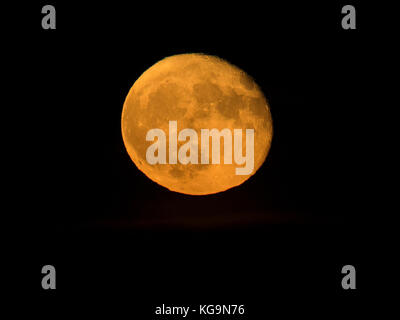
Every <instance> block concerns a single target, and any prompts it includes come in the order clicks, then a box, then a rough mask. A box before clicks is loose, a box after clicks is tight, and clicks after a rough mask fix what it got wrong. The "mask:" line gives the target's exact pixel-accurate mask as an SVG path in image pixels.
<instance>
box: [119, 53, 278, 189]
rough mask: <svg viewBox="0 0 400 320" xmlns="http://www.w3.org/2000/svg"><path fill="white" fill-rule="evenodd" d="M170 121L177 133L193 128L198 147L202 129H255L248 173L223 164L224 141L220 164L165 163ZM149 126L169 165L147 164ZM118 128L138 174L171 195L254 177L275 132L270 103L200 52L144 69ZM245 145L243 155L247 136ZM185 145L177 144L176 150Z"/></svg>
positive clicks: (246, 79)
mask: <svg viewBox="0 0 400 320" xmlns="http://www.w3.org/2000/svg"><path fill="white" fill-rule="evenodd" d="M169 121H177V126H178V128H177V129H178V133H179V131H181V130H182V129H185V128H192V129H194V130H196V132H197V133H198V136H199V143H200V130H201V129H213V128H216V129H218V130H222V129H225V128H228V129H230V130H232V132H233V130H234V129H243V132H245V129H254V170H253V172H252V174H250V175H237V174H236V173H235V169H236V168H237V167H240V165H238V164H236V163H235V162H234V161H232V164H225V163H224V161H223V159H224V158H223V147H222V146H223V141H222V139H221V163H220V164H212V163H211V161H210V163H209V164H201V163H200V161H199V163H198V164H193V163H189V164H181V163H180V162H179V161H178V163H177V164H169V161H168V157H169V155H168V145H169ZM153 128H159V129H162V130H163V131H164V132H165V134H166V140H167V164H159V163H157V164H154V165H151V164H149V163H148V162H147V161H146V150H147V148H148V147H149V146H150V145H151V144H152V143H153V142H151V141H146V134H147V132H148V131H149V130H151V129H153ZM121 129H122V137H123V141H124V144H125V147H126V150H127V152H128V154H129V156H130V158H131V159H132V161H133V162H134V163H135V165H136V166H137V167H138V168H139V170H141V171H142V172H143V173H144V174H145V175H146V176H147V177H149V178H150V179H151V180H153V181H155V182H156V183H158V184H160V185H161V186H164V187H166V188H168V189H169V190H171V191H175V192H180V193H185V194H191V195H206V194H212V193H218V192H221V191H225V190H227V189H230V188H232V187H235V186H238V185H240V184H242V183H243V182H244V181H246V180H247V179H248V178H249V177H250V176H251V175H254V173H255V172H256V171H257V169H258V168H259V167H260V166H261V165H262V164H263V162H264V160H265V159H266V157H267V154H268V151H269V149H270V145H271V140H272V132H273V130H272V118H271V113H270V110H269V106H268V103H267V101H266V99H265V97H264V95H263V93H262V91H261V90H260V88H259V87H258V86H257V84H256V83H255V82H254V80H253V79H252V78H251V77H250V76H248V75H247V74H246V73H245V72H244V71H242V70H240V69H239V68H237V67H236V66H234V65H232V64H230V63H228V62H226V61H224V60H222V59H220V58H218V57H215V56H209V55H203V54H181V55H175V56H171V57H167V58H165V59H163V60H161V61H159V62H157V63H156V64H154V65H153V66H152V67H150V68H149V69H148V70H146V71H145V72H144V73H143V74H142V75H141V76H140V77H139V78H138V79H137V81H136V82H135V83H134V84H133V86H132V88H131V89H130V91H129V93H128V95H127V97H126V100H125V103H124V106H123V111H122V119H121ZM243 141H244V142H243V154H245V151H244V150H245V147H246V143H245V141H246V138H245V134H243ZM184 143H185V142H184V141H183V142H182V141H178V148H179V147H180V146H181V145H183V144H184ZM210 153H211V146H210ZM210 157H211V156H210ZM199 158H200V153H199ZM210 159H211V158H210ZM242 166H244V165H242Z"/></svg>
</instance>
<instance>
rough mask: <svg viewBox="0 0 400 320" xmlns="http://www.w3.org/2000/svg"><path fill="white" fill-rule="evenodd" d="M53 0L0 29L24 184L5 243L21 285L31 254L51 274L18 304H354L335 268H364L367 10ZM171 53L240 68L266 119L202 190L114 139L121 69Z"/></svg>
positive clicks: (371, 151) (87, 310)
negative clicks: (259, 133)
mask: <svg viewBox="0 0 400 320" xmlns="http://www.w3.org/2000/svg"><path fill="white" fill-rule="evenodd" d="M129 3H130V2H129ZM262 3H263V5H262ZM53 4H54V5H55V6H56V9H57V30H55V31H49V32H47V31H44V30H41V28H40V19H41V15H40V8H41V6H42V5H43V4H42V3H39V4H37V3H30V4H29V5H26V6H23V7H22V8H21V9H20V10H22V11H21V12H22V15H23V16H24V17H26V18H25V19H24V23H23V24H21V25H19V26H18V28H17V29H16V30H15V33H16V34H17V35H18V36H15V37H11V36H10V40H11V42H12V48H13V49H14V51H13V54H12V55H13V59H16V60H12V61H14V62H13V63H12V65H13V66H15V68H16V71H17V72H15V77H14V78H13V79H12V80H11V81H15V82H16V83H17V84H18V86H19V88H21V87H22V86H23V88H24V90H23V91H22V93H21V90H16V91H15V92H14V91H13V92H11V94H13V95H14V100H17V101H18V110H17V111H16V113H17V115H15V117H17V119H19V120H18V121H19V126H20V128H21V130H22V132H23V134H21V137H19V136H18V137H17V138H18V139H19V141H20V142H19V143H18V144H17V145H21V141H24V143H23V150H21V148H20V147H15V149H19V150H18V151H19V153H18V154H21V155H20V156H19V157H18V159H17V160H16V161H15V162H14V165H15V167H17V168H19V169H18V170H16V172H19V173H18V174H17V176H18V179H14V184H12V185H11V188H13V189H14V188H15V189H16V190H18V194H24V200H23V201H21V200H20V199H16V200H15V202H14V203H15V207H14V208H15V209H14V210H15V211H16V212H17V217H18V220H19V221H20V223H21V225H20V227H19V229H20V230H22V229H23V230H25V229H27V230H28V232H23V233H22V236H21V237H19V239H20V241H19V243H18V248H20V249H18V250H14V253H17V254H18V255H19V257H20V258H21V259H23V261H25V263H26V266H27V267H26V268H25V271H24V275H25V276H26V278H29V280H27V281H28V282H27V283H28V284H29V285H25V287H26V286H35V285H36V284H35V281H36V280H37V281H40V266H41V265H43V264H44V263H48V262H49V261H50V262H52V263H55V264H56V266H57V268H58V269H57V270H59V271H58V272H59V274H60V276H59V283H60V288H61V289H57V295H54V294H53V295H51V294H47V293H46V294H42V293H41V294H39V295H37V294H36V295H35V296H34V297H35V298H33V297H31V298H29V299H30V300H29V301H30V303H32V305H34V306H35V310H36V311H37V312H40V310H39V309H40V308H45V306H48V305H47V304H48V302H49V301H50V302H51V304H52V306H53V307H54V310H64V309H68V310H76V309H75V307H76V308H80V310H81V311H80V312H81V313H83V314H87V315H90V314H93V312H94V313H96V312H99V313H103V311H105V312H106V311H109V312H110V314H113V311H112V310H118V315H119V312H121V314H122V313H123V312H125V311H126V312H128V313H129V312H130V313H129V314H130V316H133V315H134V314H135V313H133V311H132V308H136V310H138V311H137V312H138V313H140V314H141V315H142V316H143V319H150V318H151V314H149V309H151V308H152V307H153V306H154V305H156V304H157V303H164V301H165V303H168V302H170V303H176V304H179V303H182V301H186V302H187V303H200V302H210V303H223V302H224V301H230V302H232V301H233V300H235V301H237V300H240V301H243V303H247V304H248V305H249V307H250V309H251V308H252V309H251V310H253V311H252V312H253V313H252V314H250V316H249V318H250V319H252V318H257V319H258V318H260V316H259V315H265V310H264V309H263V307H262V306H263V305H265V300H267V301H269V302H270V303H271V309H270V311H271V312H276V313H277V314H281V315H282V317H281V318H285V317H286V316H290V317H291V318H293V314H291V312H294V310H297V312H298V314H303V313H304V314H306V311H307V310H308V309H307V305H308V304H309V303H310V301H312V302H313V303H315V304H318V305H319V306H320V307H321V308H323V309H324V310H330V312H333V313H334V314H336V315H337V316H339V315H342V311H343V310H346V313H345V314H346V315H347V316H349V317H350V316H352V315H353V316H354V315H356V314H357V311H356V310H357V308H358V307H359V306H361V305H365V301H366V299H367V300H368V299H369V298H370V297H371V296H372V292H371V291H368V288H369V287H368V286H367V285H366V284H365V282H361V283H360V291H358V293H357V294H356V295H355V296H351V295H349V294H347V293H346V294H343V291H341V289H340V287H338V283H340V279H341V275H340V271H339V273H338V270H340V268H341V266H343V265H344V264H346V263H353V264H354V265H356V267H358V268H359V270H360V271H359V272H360V273H359V277H360V279H364V280H366V279H367V278H368V276H369V275H370V271H371V270H373V268H372V265H371V262H372V261H377V260H376V259H375V257H374V255H373V252H374V249H375V245H376V243H375V242H374V241H375V240H374V239H376V237H372V236H371V231H370V229H369V226H370V224H368V222H370V220H372V219H374V218H376V216H377V212H378V211H377V208H378V206H377V204H376V202H377V199H376V197H377V195H376V191H375V188H376V186H377V176H379V174H378V172H377V171H379V170H380V168H382V167H378V168H377V163H376V158H379V156H380V151H379V141H378V138H377V136H376V135H375V132H376V131H377V130H378V129H377V124H379V119H380V118H379V109H378V107H379V105H378V104H377V102H376V100H375V99H373V97H372V96H373V95H374V93H375V92H376V90H377V82H379V79H382V78H381V77H380V72H381V67H380V66H379V65H378V64H377V63H375V62H376V61H383V59H382V57H381V56H379V57H380V58H378V55H379V54H381V53H382V43H384V41H385V40H386V38H385V35H383V34H382V33H380V32H379V30H378V29H376V28H375V27H374V25H372V24H371V17H372V16H373V14H372V13H371V12H374V7H373V6H371V7H367V5H366V4H365V3H363V5H362V6H361V5H358V7H357V30H351V31H344V30H342V29H341V25H340V21H341V17H342V15H341V13H340V10H341V7H342V6H343V5H344V4H347V3H342V2H340V1H339V2H333V1H332V2H331V3H330V4H327V3H325V2H324V3H322V2H307V3H303V2H302V1H297V2H294V4H289V3H287V2H278V1H274V2H270V1H260V2H249V1H246V2H242V3H239V4H234V3H233V2H230V3H227V4H222V2H221V3H220V4H215V3H212V2H194V3H191V4H190V5H189V3H185V4H182V5H177V4H171V3H169V2H164V3H163V4H161V5H158V4H157V5H156V4H155V3H153V2H151V3H148V4H147V5H144V4H139V3H135V4H133V2H132V3H130V4H128V3H124V4H123V3H117V2H114V1H113V2H107V3H102V4H99V3H95V2H93V3H91V2H87V3H85V4H82V3H79V4H78V3H77V4H72V3H71V2H62V3H61V2H60V1H56V2H53ZM386 36H387V37H389V35H386ZM185 52H202V53H206V54H212V55H217V56H219V57H221V58H223V59H226V60H227V61H229V62H231V63H233V64H235V65H237V66H238V67H239V68H241V69H243V70H245V71H246V72H247V73H248V74H250V75H251V76H252V77H253V78H254V79H255V81H256V82H257V83H258V84H259V86H260V87H261V88H262V90H263V92H264V93H265V95H266V97H267V99H268V101H269V103H270V107H271V113H272V117H273V121H274V138H273V142H272V147H271V150H270V153H269V155H268V157H267V160H266V162H265V163H264V165H263V166H262V167H261V168H260V169H259V171H258V172H257V173H256V174H255V175H254V176H253V177H252V178H251V179H249V180H248V181H247V182H245V183H244V184H242V185H241V186H239V187H237V188H234V189H231V190H228V191H226V192H223V193H220V194H216V195H210V196H205V197H194V196H188V195H182V194H178V193H173V192H170V191H168V190H167V189H164V188H163V187H161V186H159V185H157V184H156V183H154V182H152V181H151V180H149V179H148V178H147V177H146V176H144V174H142V173H141V172H140V171H139V170H138V169H137V168H136V167H135V166H134V165H133V163H132V161H131V160H130V158H129V156H128V154H127V152H126V151H125V148H124V145H123V142H122V137H121V128H120V117H121V111H122V105H123V102H124V99H125V97H126V94H127V93H128V90H129V89H130V87H131V86H132V84H133V83H134V81H135V80H136V79H137V78H138V77H139V76H140V75H141V74H142V73H143V72H144V71H145V70H146V69H147V68H148V67H150V66H151V65H153V64H154V63H155V62H157V61H159V60H160V59H162V58H164V57H166V56H169V55H173V54H177V53H185ZM10 61H11V60H10ZM373 121H374V122H373ZM373 123H375V125H374V124H373ZM375 169H378V170H375ZM28 221H29V223H27V222H28ZM31 221H32V223H31ZM22 222H23V223H22ZM25 227H27V228H25ZM373 234H375V235H376V233H373ZM367 252H368V253H367ZM316 266H319V267H318V268H317V267H316ZM27 270H29V271H27ZM38 270H39V274H37V271H38ZM32 277H33V278H32ZM32 279H34V280H32ZM35 279H36V280H35ZM369 281H370V282H369V283H371V286H372V285H375V284H376V282H378V281H377V279H374V280H371V279H369ZM78 282H79V285H78V284H77V283H78ZM188 282H190V283H192V286H188V285H187V283H188ZM77 287H79V288H80V291H79V292H80V293H79V294H77V291H76V288H77ZM62 288H63V289H62ZM38 290H39V289H37V291H38ZM37 291H35V292H36V293H37ZM109 293H112V294H113V295H114V299H111V298H107V294H109ZM87 296H89V297H91V298H86V297H87ZM72 297H74V298H72ZM167 297H168V298H167ZM324 297H326V299H325V298H324ZM35 299H36V300H35ZM85 299H87V301H86V300H85ZM207 299H208V300H207ZM335 299H336V300H335ZM129 301H130V302H129ZM132 301H135V302H137V304H138V305H132ZM284 301H286V302H289V303H290V304H291V305H293V306H294V308H292V309H290V308H286V303H285V302H284ZM99 302H101V303H99ZM99 304H100V305H102V307H100V306H99ZM102 308H103V309H102ZM340 308H344V309H340ZM93 310H95V311H93ZM99 310H100V311H99ZM315 310H316V309H315ZM358 310H359V309H358ZM55 312H56V311H55ZM71 312H73V311H71ZM41 314H42V313H41ZM114 315H115V314H114ZM255 315H257V316H255ZM313 315H315V318H316V317H317V316H318V314H317V312H316V311H315V313H313V314H311V318H313ZM117 318H118V317H117ZM134 318H135V317H134ZM318 319H320V317H319V316H318Z"/></svg>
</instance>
